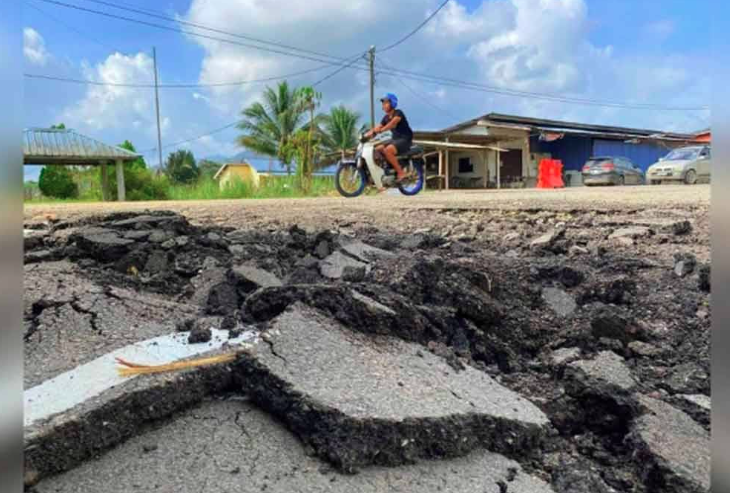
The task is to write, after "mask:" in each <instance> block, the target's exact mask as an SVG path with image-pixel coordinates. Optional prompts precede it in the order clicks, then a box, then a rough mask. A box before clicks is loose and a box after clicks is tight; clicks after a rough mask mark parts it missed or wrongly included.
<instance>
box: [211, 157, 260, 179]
mask: <svg viewBox="0 0 730 493" xmlns="http://www.w3.org/2000/svg"><path fill="white" fill-rule="evenodd" d="M235 166H247V167H249V168H251V169H252V170H254V171H256V172H257V173H258V170H257V169H256V168H254V167H253V166H251V165H250V164H249V163H247V162H245V161H244V162H242V163H224V164H223V165H222V166H221V167H220V168H218V171H216V172H215V175H213V179H214V180H217V179H218V177H219V176H220V175H221V173H223V171H224V170H225V169H226V168H228V167H231V168H233V167H235Z"/></svg>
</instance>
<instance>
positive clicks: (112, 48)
mask: <svg viewBox="0 0 730 493" xmlns="http://www.w3.org/2000/svg"><path fill="white" fill-rule="evenodd" d="M25 4H26V5H27V6H28V7H31V8H33V9H35V10H37V11H38V12H40V13H41V14H43V15H45V16H46V17H48V18H49V19H52V20H54V21H55V22H57V23H59V24H61V25H62V26H64V27H65V28H66V29H68V30H70V31H73V32H75V33H76V34H78V35H79V36H81V37H82V38H86V39H89V40H91V41H93V42H94V43H96V44H98V45H99V46H101V47H103V48H106V49H108V50H112V51H118V52H120V53H122V51H121V50H117V49H116V48H114V47H113V46H110V45H108V44H106V43H103V42H101V41H99V40H98V39H96V38H95V37H93V36H91V35H89V34H86V33H84V32H83V31H81V30H80V29H76V28H75V27H73V26H72V25H70V24H67V23H66V22H64V21H62V20H61V19H59V18H58V17H56V16H54V15H52V14H49V13H48V12H46V11H45V10H43V9H41V8H40V7H39V6H38V5H36V4H34V3H31V2H25Z"/></svg>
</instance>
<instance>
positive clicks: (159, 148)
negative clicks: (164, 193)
mask: <svg viewBox="0 0 730 493" xmlns="http://www.w3.org/2000/svg"><path fill="white" fill-rule="evenodd" d="M152 66H153V68H154V70H155V111H156V112H157V153H158V155H159V158H160V164H159V167H158V168H157V169H159V170H162V133H161V132H160V96H159V94H158V93H157V52H156V51H155V47H154V46H153V47H152Z"/></svg>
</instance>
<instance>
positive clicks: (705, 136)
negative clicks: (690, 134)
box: [692, 128, 712, 144]
mask: <svg viewBox="0 0 730 493" xmlns="http://www.w3.org/2000/svg"><path fill="white" fill-rule="evenodd" d="M692 142H696V143H701V144H709V143H711V142H712V131H711V130H710V129H709V128H706V129H704V130H700V131H699V132H695V133H694V139H692Z"/></svg>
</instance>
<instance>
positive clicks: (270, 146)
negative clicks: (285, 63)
mask: <svg viewBox="0 0 730 493" xmlns="http://www.w3.org/2000/svg"><path fill="white" fill-rule="evenodd" d="M305 97H306V94H305V92H304V91H302V90H298V89H291V88H290V87H289V84H288V83H287V82H286V81H284V82H280V83H279V85H278V86H277V87H276V89H273V88H271V87H267V88H266V89H265V90H264V93H263V95H262V99H263V102H258V101H257V102H255V103H253V104H252V105H251V106H249V107H248V108H246V109H244V110H243V112H242V114H243V117H244V120H243V121H242V122H241V123H240V124H239V125H238V128H239V129H240V130H243V131H244V134H243V135H241V136H240V137H238V139H237V142H238V144H239V145H240V146H242V147H245V148H246V149H248V150H250V151H253V152H255V153H257V154H259V155H261V156H269V157H272V158H275V159H278V160H279V162H281V163H282V164H283V165H284V168H286V172H287V174H291V172H292V154H291V148H290V147H288V144H289V141H290V140H291V138H292V137H293V136H294V135H295V134H296V133H297V132H298V131H299V130H302V129H303V127H304V119H305V113H306V112H307V110H308V109H309V108H308V106H307V104H306V101H305V100H304V98H305Z"/></svg>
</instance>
